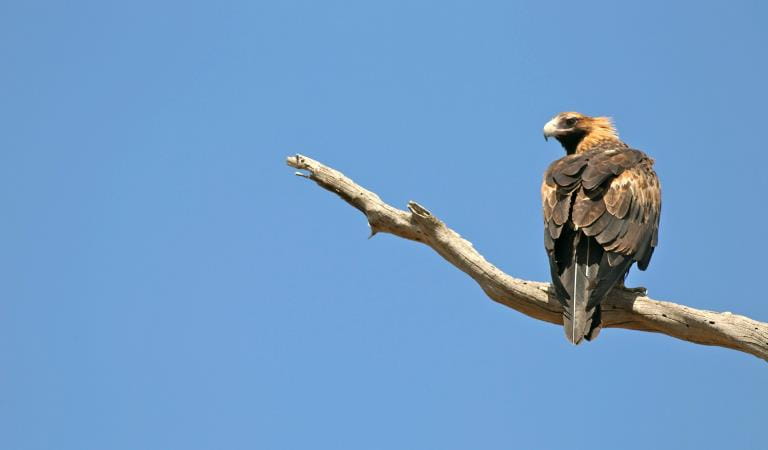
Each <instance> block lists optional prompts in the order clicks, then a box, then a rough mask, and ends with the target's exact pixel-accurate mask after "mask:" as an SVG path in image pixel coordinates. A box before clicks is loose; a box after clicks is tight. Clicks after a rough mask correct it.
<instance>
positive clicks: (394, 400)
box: [0, 0, 768, 450]
mask: <svg viewBox="0 0 768 450" xmlns="http://www.w3.org/2000/svg"><path fill="white" fill-rule="evenodd" d="M618 3H619V2H558V1H546V2H532V1H531V2H524V3H523V2H510V1H497V2H475V1H472V2H470V1H431V2H425V1H378V2H351V1H350V2H338V1H322V2H320V1H306V2H302V1H292V0H288V1H271V2H263V1H217V2H208V3H200V2H187V1H184V2H182V1H177V2H156V1H151V2H150V1H131V2H109V1H90V2H88V1H73V2H63V1H61V2H55V1H35V0H30V1H4V2H0V58H1V60H2V70H0V123H2V127H1V129H2V132H0V207H1V208H2V214H1V217H0V274H2V275H0V448H2V449H8V450H32V449H57V450H59V449H61V450H69V449H72V450H90V449H93V450H103V449H126V450H135V449H158V450H161V449H185V450H187V449H189V450H193V449H257V448H258V449H304V448H306V449H469V448H478V449H480V448H482V449H509V448H515V447H517V448H565V447H568V448H575V449H579V448H591V449H595V448H617V447H621V448H627V449H633V448H637V449H642V448H660V447H667V448H686V447H688V448H694V447H695V448H717V449H719V448H744V449H758V448H766V445H768V444H766V437H765V427H766V421H767V420H768V407H766V405H768V366H766V363H765V361H762V360H759V359H757V358H755V357H753V356H750V355H747V354H743V353H739V352H736V351H732V350H726V349H722V348H711V347H704V346H699V345H694V344H691V343H687V342H683V341H679V340H675V339H672V338H670V337H667V336H663V335H655V334H650V333H641V332H634V331H628V330H618V329H608V330H605V331H603V332H602V333H601V335H600V338H599V339H598V340H597V341H595V342H593V343H588V344H586V345H582V346H579V347H573V346H572V345H570V344H569V343H568V342H567V341H566V339H565V337H564V336H563V332H562V329H561V328H560V327H557V326H554V325H551V324H547V323H544V322H540V321H536V320H533V319H530V318H528V317H525V316H523V315H521V314H520V313H517V312H516V311H513V310H511V309H508V308H506V307H504V306H502V305H499V304H496V303H494V302H493V301H491V300H489V299H488V298H487V297H486V296H485V295H484V294H483V293H482V291H481V290H480V289H479V288H478V287H477V286H476V285H475V284H474V283H473V282H472V281H471V280H470V279H469V278H468V277H467V276H465V275H464V274H462V273H461V272H459V271H458V270H456V269H455V268H453V267H451V266H450V265H449V264H447V263H446V262H445V261H443V260H442V259H441V258H440V257H439V256H438V255H437V254H435V253H434V252H433V251H432V250H431V249H429V248H427V247H425V246H421V245H418V244H416V243H413V242H407V241H404V240H402V239H399V238H395V237H393V236H389V235H379V236H376V237H375V238H373V239H371V240H368V239H367V237H368V228H367V226H366V221H365V218H364V217H363V216H362V215H361V214H360V213H359V212H358V211H356V210H354V209H353V208H351V207H349V206H348V205H346V204H344V203H343V202H342V201H340V200H339V199H338V198H336V197H335V196H333V195H331V194H330V193H328V192H326V191H323V190H321V189H319V188H318V187H317V186H316V185H314V183H312V182H309V181H307V180H305V179H302V178H298V177H295V176H293V172H294V170H293V169H291V168H289V167H287V166H286V165H285V157H286V156H288V155H291V154H295V153H303V154H306V155H308V156H310V157H313V158H315V159H318V160H319V161H321V162H324V163H326V164H328V165H331V166H333V167H335V168H337V169H339V170H342V171H343V172H344V173H346V174H347V175H349V176H350V177H352V178H353V179H354V180H356V181H357V182H359V183H361V184H362V185H363V186H365V187H367V188H369V189H372V190H374V191H375V192H377V193H378V194H379V195H381V196H382V198H383V199H384V200H385V201H387V202H389V203H390V204H392V205H394V206H397V207H401V208H404V207H405V205H406V203H407V201H408V200H415V201H418V202H419V203H421V204H422V205H424V206H425V207H427V208H428V209H430V210H431V211H432V212H433V213H434V214H436V215H437V216H438V217H440V218H442V219H443V220H444V221H446V223H447V224H449V225H450V226H451V227H452V228H454V229H455V230H457V231H458V232H459V233H461V234H462V235H463V236H465V237H466V238H467V239H469V240H470V241H472V242H473V243H474V245H475V247H476V248H477V249H478V250H480V251H481V252H482V253H483V254H484V255H485V256H486V257H487V258H488V259H489V260H490V261H491V262H493V263H494V264H496V265H497V266H498V267H500V268H501V269H503V270H505V271H506V272H508V273H510V274H512V275H514V276H516V277H520V278H526V279H532V280H542V281H543V280H547V279H548V277H549V273H548V268H547V262H546V258H545V253H544V249H543V243H542V222H541V216H540V200H539V183H540V180H541V174H542V172H543V171H544V169H545V168H546V166H547V165H548V163H549V162H550V161H552V160H554V159H556V158H559V157H560V156H561V155H562V150H561V148H560V147H559V145H558V144H557V143H553V142H549V143H545V142H544V140H543V139H542V132H541V128H542V126H543V124H544V123H545V122H546V121H547V120H549V119H550V118H551V117H552V116H553V115H554V114H556V113H558V112H560V111H563V110H577V111H581V112H584V113H587V114H592V115H610V116H612V117H614V119H615V121H616V124H617V125H618V128H619V131H620V133H621V135H622V137H623V138H624V139H625V140H626V141H627V142H628V143H630V144H631V145H632V146H634V147H635V148H639V149H642V150H644V151H646V152H648V153H649V154H651V155H652V156H653V157H654V158H655V159H656V168H657V171H658V174H659V176H660V178H661V181H662V185H663V193H664V208H663V212H662V219H661V231H660V246H659V248H658V249H657V251H656V253H655V254H654V258H653V261H652V262H651V265H650V268H649V270H648V271H647V272H644V273H638V272H633V273H632V274H631V275H630V277H629V280H628V285H643V286H646V287H647V288H648V290H649V293H650V295H651V296H652V297H654V298H658V299H666V300H670V301H674V302H677V303H683V304H686V305H689V306H692V307H696V308H703V309H711V310H718V311H725V310H727V311H733V312H734V313H739V314H744V315H747V316H750V317H752V318H755V319H757V320H762V321H768V299H766V295H765V289H763V288H762V287H761V284H762V282H764V281H765V268H764V264H765V254H766V252H768V242H767V241H766V239H765V238H764V235H765V231H764V228H765V223H766V220H767V219H768V211H767V210H766V204H767V201H766V191H768V175H766V173H765V170H766V169H765V168H766V167H768V152H767V150H768V148H766V143H765V131H766V129H767V127H768V119H767V116H766V111H768V110H766V107H765V105H766V103H767V102H768V87H767V86H768V85H767V84H766V80H767V79H768V60H767V59H766V47H767V46H768V31H766V26H765V23H766V21H767V20H768V6H766V3H765V2H758V1H752V2H747V1H731V2H696V3H694V2H679V4H677V3H676V2H668V1H663V2H661V1H644V2H632V4H631V5H627V4H622V5H620V4H618Z"/></svg>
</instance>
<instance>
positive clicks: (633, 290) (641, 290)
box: [619, 284, 648, 297]
mask: <svg viewBox="0 0 768 450" xmlns="http://www.w3.org/2000/svg"><path fill="white" fill-rule="evenodd" d="M619 287H620V288H621V289H624V290H625V291H627V292H631V293H633V294H638V295H642V296H643V297H645V296H646V295H648V289H647V288H646V287H645V286H637V287H626V286H624V284H621V285H620V286H619Z"/></svg>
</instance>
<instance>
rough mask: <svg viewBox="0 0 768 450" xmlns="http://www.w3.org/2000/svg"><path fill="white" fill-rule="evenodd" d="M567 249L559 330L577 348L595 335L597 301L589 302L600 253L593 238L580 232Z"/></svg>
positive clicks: (595, 284) (601, 251)
mask: <svg viewBox="0 0 768 450" xmlns="http://www.w3.org/2000/svg"><path fill="white" fill-rule="evenodd" d="M571 249H572V252H573V253H572V254H571V255H570V256H571V257H570V261H569V262H570V264H568V266H567V268H566V270H565V271H564V272H563V273H562V275H561V280H562V281H563V282H564V283H563V284H564V285H565V287H566V290H568V291H569V292H568V294H569V295H568V298H567V299H566V301H565V302H564V305H563V306H564V308H563V327H564V330H565V336H566V337H567V338H568V340H569V341H571V342H572V343H573V344H576V345H578V344H579V343H580V342H581V341H582V340H584V338H587V339H592V338H593V337H596V336H597V332H599V324H600V314H599V308H600V306H599V304H597V303H598V302H599V301H598V302H594V301H590V300H593V299H592V297H593V295H592V294H593V291H594V289H595V287H596V286H597V281H598V276H599V274H600V270H599V268H600V262H601V260H603V253H604V252H603V248H602V247H601V246H600V245H599V244H598V243H597V242H596V241H595V240H594V238H590V237H588V236H586V235H584V234H582V233H580V232H576V233H575V236H574V241H573V246H572V247H571ZM563 276H564V277H563ZM563 278H565V279H563ZM593 331H597V332H595V333H593Z"/></svg>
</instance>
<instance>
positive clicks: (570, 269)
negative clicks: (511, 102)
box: [541, 112, 661, 344]
mask: <svg viewBox="0 0 768 450" xmlns="http://www.w3.org/2000/svg"><path fill="white" fill-rule="evenodd" d="M544 136H545V138H548V137H554V138H556V139H557V140H558V141H559V142H560V143H561V144H562V145H563V147H564V148H565V150H566V153H567V155H566V156H565V157H563V158H561V159H558V160H557V161H555V162H553V163H552V164H551V165H550V166H549V168H548V169H547V171H546V172H545V174H544V182H543V183H542V185H541V197H542V203H543V207H544V226H545V231H544V246H545V248H546V250H547V255H548V256H549V266H550V271H551V273H552V284H553V286H554V290H555V295H556V296H557V298H558V300H559V301H560V302H561V303H562V304H563V326H564V328H565V333H566V336H567V337H568V339H569V340H570V341H571V342H573V343H574V344H578V343H580V342H581V341H582V340H583V339H584V338H586V339H587V340H591V339H594V338H595V337H596V336H597V334H598V333H599V331H600V302H601V301H602V300H603V299H604V298H605V296H606V295H607V294H608V291H610V290H611V288H613V287H614V286H615V285H616V284H617V283H623V280H624V277H625V276H626V274H627V272H628V271H629V268H630V266H631V265H632V264H633V263H634V262H637V266H638V267H639V268H640V270H645V269H646V268H647V267H648V263H649V262H650V259H651V255H652V254H653V250H654V248H655V247H656V244H657V242H658V228H659V213H660V211H661V191H660V187H659V180H658V178H657V176H656V173H655V172H654V170H653V159H651V158H650V157H648V156H647V155H646V154H645V153H643V152H641V151H639V150H634V149H631V148H629V146H627V145H626V144H625V143H624V142H622V141H621V140H620V139H619V137H618V134H617V133H616V130H615V128H614V127H613V124H612V123H611V121H610V120H609V119H607V118H605V117H589V116H585V115H583V114H579V113H574V112H565V113H561V114H558V115H557V116H555V117H554V118H553V119H552V120H551V121H549V122H548V123H547V124H546V125H545V127H544Z"/></svg>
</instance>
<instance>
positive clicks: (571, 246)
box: [550, 228, 633, 344]
mask: <svg viewBox="0 0 768 450" xmlns="http://www.w3.org/2000/svg"><path fill="white" fill-rule="evenodd" d="M553 250H554V251H553V252H552V253H551V254H550V268H551V269H552V280H553V285H554V288H555V292H556V294H557V298H558V300H560V302H561V303H562V305H563V328H564V329H565V336H566V337H567V338H568V340H569V341H571V342H572V343H574V344H579V343H580V342H581V341H582V340H584V339H586V340H588V341H590V340H592V339H594V338H596V337H597V335H598V333H600V302H601V301H602V300H603V299H604V298H605V296H606V295H607V294H608V292H609V291H610V290H611V288H613V286H615V285H616V283H617V282H618V281H619V280H621V279H622V278H623V277H624V276H626V274H627V271H628V270H629V267H630V266H631V265H632V262H633V259H632V257H630V256H626V255H621V254H618V253H613V252H606V251H605V250H603V247H602V246H601V245H600V244H599V243H598V242H597V241H596V240H595V238H594V237H591V236H587V235H585V234H584V233H583V232H582V231H577V230H573V229H570V228H565V229H563V231H562V235H561V237H560V239H558V241H557V242H556V243H555V248H554V249H553Z"/></svg>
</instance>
